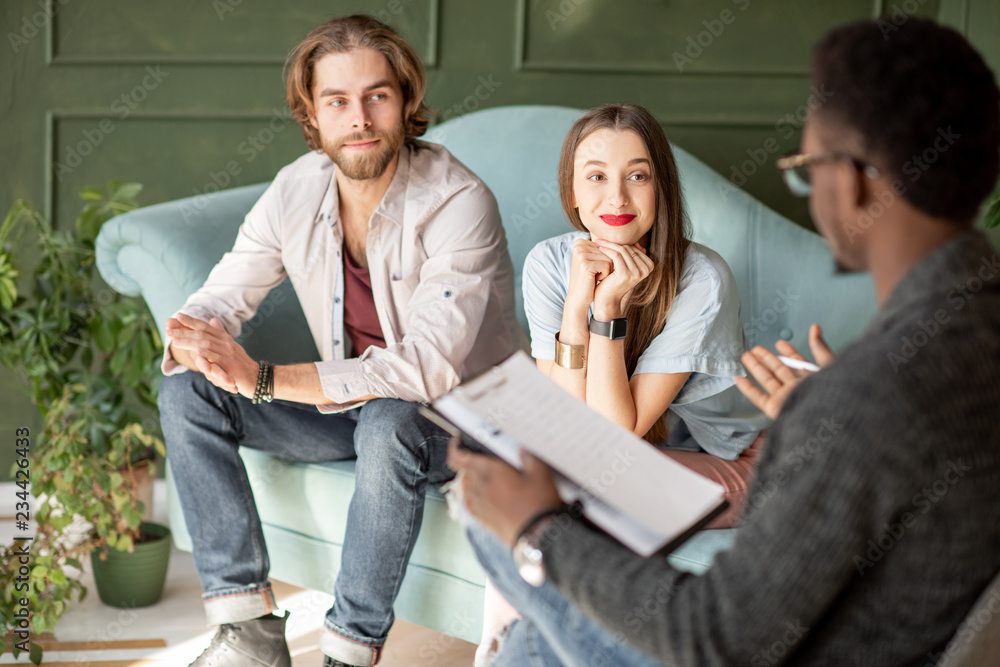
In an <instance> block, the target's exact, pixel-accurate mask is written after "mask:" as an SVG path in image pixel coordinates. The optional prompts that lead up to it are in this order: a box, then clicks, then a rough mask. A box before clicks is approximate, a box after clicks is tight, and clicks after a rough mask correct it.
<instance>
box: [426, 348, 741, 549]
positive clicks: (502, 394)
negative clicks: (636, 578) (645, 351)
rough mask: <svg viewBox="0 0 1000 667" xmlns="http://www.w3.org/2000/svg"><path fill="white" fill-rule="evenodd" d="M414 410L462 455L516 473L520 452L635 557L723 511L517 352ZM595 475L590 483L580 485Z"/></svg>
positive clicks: (677, 468) (686, 474) (689, 479)
mask: <svg viewBox="0 0 1000 667" xmlns="http://www.w3.org/2000/svg"><path fill="white" fill-rule="evenodd" d="M544 410H551V411H552V412H550V413H544V414H543V413H542V412H540V411H544ZM420 413H421V414H422V415H423V416H424V417H425V418H427V419H428V420H430V421H431V422H433V423H434V424H436V425H438V426H439V427H441V428H442V429H444V430H445V431H446V432H447V433H449V434H450V435H451V437H452V438H456V439H458V440H459V444H460V446H462V447H463V448H466V449H469V450H471V451H474V452H477V453H482V454H488V455H491V456H495V457H497V458H500V459H502V460H504V461H505V462H507V463H508V464H510V465H512V466H514V467H515V468H520V467H521V464H520V457H519V451H520V449H521V448H524V449H526V450H528V451H529V452H531V453H532V454H534V455H535V456H537V457H538V458H540V459H542V460H543V461H545V462H546V463H547V464H548V465H549V466H550V467H551V468H552V469H553V471H554V472H555V473H556V474H555V478H556V482H557V487H558V489H559V493H560V495H561V496H562V497H563V500H564V501H566V502H567V503H572V502H578V503H580V504H581V505H582V507H583V515H584V517H585V518H586V519H588V520H589V521H590V522H591V523H592V524H593V525H595V526H596V527H598V528H600V529H602V530H604V531H605V532H606V533H608V534H609V535H611V536H612V537H614V538H615V539H617V540H618V541H619V542H621V543H622V544H624V545H625V546H626V547H628V548H630V549H632V550H633V551H635V552H636V553H638V554H640V555H643V556H650V555H653V554H654V553H663V554H666V553H669V552H670V551H672V550H673V549H675V548H677V547H678V546H679V545H680V544H682V543H683V542H684V541H686V540H687V539H689V538H690V536H691V535H692V534H694V533H695V532H697V531H698V530H700V529H701V528H703V527H704V526H705V525H706V524H707V523H709V522H710V521H711V520H712V519H714V518H715V517H717V516H718V515H719V514H720V513H722V512H723V511H725V509H726V508H727V507H728V503H727V502H726V501H725V499H724V498H723V492H724V490H723V489H722V487H721V486H719V485H718V484H716V483H714V482H711V481H709V480H707V479H705V478H704V477H701V476H700V475H698V474H697V473H695V472H693V471H691V470H689V469H688V468H685V467H684V466H682V465H681V464H679V463H677V462H675V461H673V460H672V459H670V458H669V457H667V456H665V455H663V454H662V453H661V452H660V451H659V450H657V449H655V448H654V447H653V446H652V445H650V444H649V443H647V442H645V441H644V440H641V439H640V438H638V437H637V436H635V435H634V434H633V433H631V432H630V431H627V430H626V429H624V428H622V427H621V426H619V425H617V424H614V423H613V422H610V421H609V420H607V419H605V418H604V417H602V416H601V415H599V414H597V413H596V412H594V411H593V410H591V409H590V408H588V407H587V406H586V405H585V404H584V403H582V402H581V401H579V400H577V399H576V398H574V397H572V396H570V395H569V394H567V393H566V392H565V391H563V390H562V389H561V388H560V387H559V386H558V385H556V384H555V383H554V382H553V381H552V380H551V379H549V378H548V377H546V376H545V375H544V374H542V373H541V372H539V371H538V370H537V368H536V367H535V364H534V362H533V361H531V359H530V358H529V357H528V356H527V355H526V354H524V353H523V352H518V353H515V354H514V355H512V356H511V357H509V358H508V359H507V360H505V361H504V362H502V363H500V364H498V365H497V366H494V367H491V368H489V369H487V370H486V371H484V372H482V373H479V374H477V375H476V376H473V377H472V378H469V379H468V380H466V381H465V382H463V383H462V384H461V385H459V386H458V387H456V388H455V389H453V390H452V391H451V392H449V393H448V394H446V395H445V396H442V397H441V398H439V399H437V400H436V401H434V402H433V404H432V405H430V406H421V408H420ZM543 417H544V418H543ZM574 438H575V439H576V440H575V441H572V442H570V441H568V440H573V439H574ZM574 443H575V444H574ZM575 447H576V448H575ZM574 448H575V449H574ZM622 462H626V463H627V462H633V463H632V467H629V465H624V464H623V465H620V466H619V465H618V463H622ZM612 470H614V472H615V473H616V474H615V475H609V473H610V472H611V471H612ZM595 471H599V473H600V474H599V476H598V477H599V478H598V479H594V478H590V479H588V477H587V475H588V473H590V474H596V472H595ZM658 475H662V477H661V476H658ZM601 481H604V482H607V483H606V484H602V483H600V482H601ZM657 487H659V488H657ZM679 492H680V495H679ZM684 494H688V495H686V496H685V495H684ZM660 506H662V508H663V509H662V511H658V510H657V507H660Z"/></svg>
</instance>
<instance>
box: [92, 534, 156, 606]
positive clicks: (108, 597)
mask: <svg viewBox="0 0 1000 667" xmlns="http://www.w3.org/2000/svg"><path fill="white" fill-rule="evenodd" d="M142 527H143V530H145V531H146V534H147V535H149V536H150V537H152V538H155V539H152V540H149V541H147V542H143V543H142V544H137V545H135V550H134V551H132V553H129V552H128V551H118V550H117V549H107V550H106V551H105V552H104V553H106V554H107V560H101V551H99V550H98V551H92V552H91V553H90V562H91V564H93V566H94V582H95V583H96V584H97V594H98V595H99V596H100V598H101V602H103V603H104V604H106V605H109V606H112V607H120V608H124V609H131V608H133V607H148V606H149V605H151V604H155V603H156V602H158V601H159V600H160V596H162V595H163V583H164V582H165V581H166V579H167V565H168V564H169V562H170V544H171V541H170V529H169V528H167V527H166V526H161V525H160V524H158V523H149V522H144V523H143V524H142Z"/></svg>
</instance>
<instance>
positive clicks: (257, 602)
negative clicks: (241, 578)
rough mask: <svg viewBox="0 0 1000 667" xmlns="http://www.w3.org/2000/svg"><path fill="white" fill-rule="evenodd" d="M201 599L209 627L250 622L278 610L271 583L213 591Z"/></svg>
mask: <svg viewBox="0 0 1000 667" xmlns="http://www.w3.org/2000/svg"><path fill="white" fill-rule="evenodd" d="M201 599H202V602H203V603H204V604H205V615H206V616H207V617H208V624H209V625H222V624H223V623H239V622H240V621H249V620H250V619H253V618H260V617H261V616H264V615H266V614H270V613H272V612H274V611H277V609H278V603H277V602H275V601H274V591H272V590H271V582H266V583H264V584H252V585H250V586H240V587H233V588H225V589H222V590H218V591H212V592H211V593H205V594H204V595H202V596H201Z"/></svg>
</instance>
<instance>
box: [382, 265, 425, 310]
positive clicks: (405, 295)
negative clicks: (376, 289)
mask: <svg viewBox="0 0 1000 667" xmlns="http://www.w3.org/2000/svg"><path fill="white" fill-rule="evenodd" d="M397 275H398V274H397ZM419 284H420V270H419V269H414V270H413V271H411V272H410V275H408V276H404V277H402V278H398V277H396V275H390V276H389V296H390V297H391V298H392V302H393V304H394V305H395V307H396V310H397V311H400V310H402V309H405V308H406V307H407V306H408V305H409V303H410V299H411V298H412V297H413V293H414V292H416V291H417V286H418V285H419Z"/></svg>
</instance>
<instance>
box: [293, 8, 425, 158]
mask: <svg viewBox="0 0 1000 667" xmlns="http://www.w3.org/2000/svg"><path fill="white" fill-rule="evenodd" d="M354 49H372V50H374V51H378V52H379V53H381V54H382V55H383V56H385V59H386V60H388V61H389V67H390V68H391V69H392V72H393V74H395V75H396V79H397V80H398V81H399V87H400V89H401V90H402V92H403V129H404V132H405V133H406V137H407V138H408V139H409V138H412V137H419V136H422V135H423V133H424V132H425V131H427V125H428V123H429V122H430V109H428V107H427V105H426V104H425V103H424V95H425V94H426V92H427V76H426V74H425V73H424V66H423V63H421V62H420V56H419V55H417V52H416V50H414V48H413V47H412V46H410V43H409V42H407V41H406V40H405V39H403V37H402V36H400V35H399V33H397V32H396V31H395V30H393V29H392V28H390V27H389V26H387V25H386V24H384V23H382V22H381V21H379V20H378V19H376V18H373V17H371V16H366V15H364V14H355V15H353V16H345V17H343V18H335V19H331V20H330V21H327V22H326V23H324V24H323V25H321V26H318V27H316V28H314V29H313V30H312V32H310V33H309V34H308V35H306V37H305V39H303V40H302V41H301V42H300V43H299V45H298V46H296V47H295V48H294V49H292V52H291V53H289V54H288V60H287V62H286V63H285V98H286V102H287V103H288V108H289V109H290V110H291V112H292V115H293V116H294V117H295V120H296V121H297V122H298V123H299V125H301V126H302V134H303V136H304V137H305V140H306V144H308V145H309V148H311V149H312V150H320V149H321V148H322V141H321V140H320V136H319V130H317V129H316V128H315V127H313V126H312V123H310V122H309V117H310V116H311V115H313V114H314V113H315V109H314V108H313V90H312V88H313V72H314V71H315V68H316V62H317V61H318V60H319V59H320V58H322V57H323V56H325V55H327V54H330V53H346V52H348V51H352V50H354Z"/></svg>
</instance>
